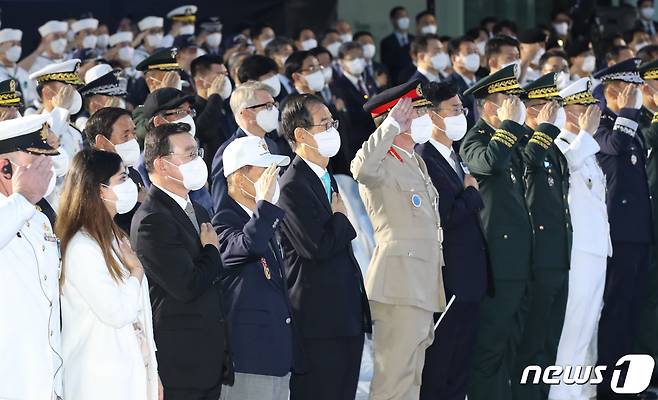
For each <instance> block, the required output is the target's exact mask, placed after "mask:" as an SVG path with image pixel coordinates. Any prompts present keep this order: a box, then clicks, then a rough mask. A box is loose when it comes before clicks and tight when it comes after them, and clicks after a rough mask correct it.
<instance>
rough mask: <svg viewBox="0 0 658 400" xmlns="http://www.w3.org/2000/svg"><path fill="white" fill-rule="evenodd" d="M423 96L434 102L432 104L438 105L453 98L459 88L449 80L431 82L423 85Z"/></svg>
mask: <svg viewBox="0 0 658 400" xmlns="http://www.w3.org/2000/svg"><path fill="white" fill-rule="evenodd" d="M421 88H422V91H423V97H424V98H425V99H427V100H429V101H431V102H432V106H434V107H438V106H439V104H441V102H442V101H446V100H448V99H451V98H453V97H455V96H457V94H459V90H458V89H457V87H455V85H453V84H452V83H448V82H429V83H426V84H423V85H422V87H421Z"/></svg>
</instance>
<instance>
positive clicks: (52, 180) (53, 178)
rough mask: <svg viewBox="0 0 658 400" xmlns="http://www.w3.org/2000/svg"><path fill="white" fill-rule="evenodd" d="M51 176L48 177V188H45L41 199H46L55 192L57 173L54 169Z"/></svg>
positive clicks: (53, 168)
mask: <svg viewBox="0 0 658 400" xmlns="http://www.w3.org/2000/svg"><path fill="white" fill-rule="evenodd" d="M52 171H53V176H51V177H50V181H48V188H46V193H44V194H43V197H48V196H50V194H51V193H52V192H53V191H54V190H55V185H56V184H57V173H56V172H55V167H52Z"/></svg>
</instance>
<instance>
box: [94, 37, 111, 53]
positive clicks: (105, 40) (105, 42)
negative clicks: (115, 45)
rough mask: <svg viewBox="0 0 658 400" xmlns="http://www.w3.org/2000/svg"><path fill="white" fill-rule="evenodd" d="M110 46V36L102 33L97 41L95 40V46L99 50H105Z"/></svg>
mask: <svg viewBox="0 0 658 400" xmlns="http://www.w3.org/2000/svg"><path fill="white" fill-rule="evenodd" d="M109 44H110V35H108V34H107V33H104V34H102V35H98V39H97V40H96V46H97V47H100V48H101V49H105V48H107V46H109Z"/></svg>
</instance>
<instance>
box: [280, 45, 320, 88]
mask: <svg viewBox="0 0 658 400" xmlns="http://www.w3.org/2000/svg"><path fill="white" fill-rule="evenodd" d="M312 56H313V54H311V52H310V51H304V50H302V51H296V52H294V53H292V54H291V55H290V56H289V57H288V59H287V60H286V65H285V67H284V70H285V72H284V73H285V75H286V77H287V78H288V79H290V80H291V81H292V74H294V73H295V72H300V71H301V70H302V65H303V64H304V60H306V59H307V58H309V57H312Z"/></svg>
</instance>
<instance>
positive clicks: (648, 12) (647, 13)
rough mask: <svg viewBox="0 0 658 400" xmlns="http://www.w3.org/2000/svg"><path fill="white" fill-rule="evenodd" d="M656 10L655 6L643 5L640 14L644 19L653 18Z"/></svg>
mask: <svg viewBox="0 0 658 400" xmlns="http://www.w3.org/2000/svg"><path fill="white" fill-rule="evenodd" d="M654 12H655V10H654V9H653V7H643V8H642V9H640V15H641V16H642V18H644V19H651V18H653V13H654Z"/></svg>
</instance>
